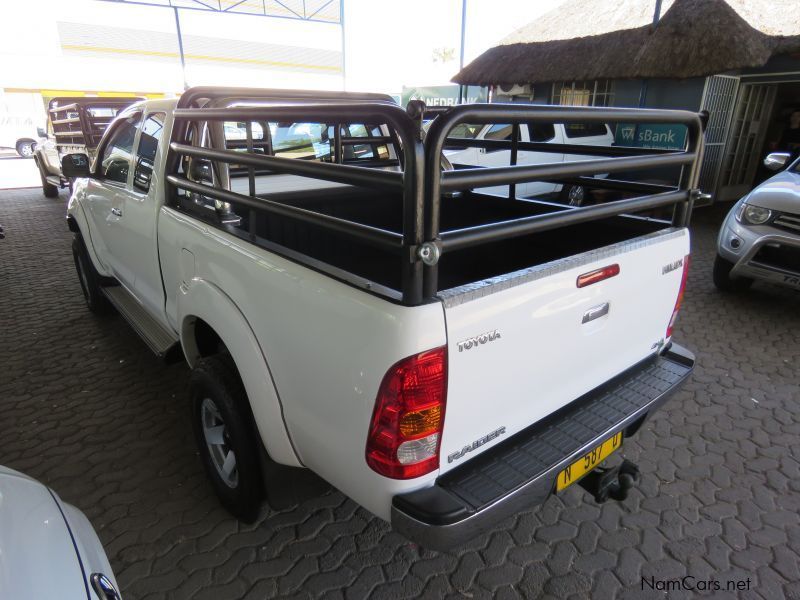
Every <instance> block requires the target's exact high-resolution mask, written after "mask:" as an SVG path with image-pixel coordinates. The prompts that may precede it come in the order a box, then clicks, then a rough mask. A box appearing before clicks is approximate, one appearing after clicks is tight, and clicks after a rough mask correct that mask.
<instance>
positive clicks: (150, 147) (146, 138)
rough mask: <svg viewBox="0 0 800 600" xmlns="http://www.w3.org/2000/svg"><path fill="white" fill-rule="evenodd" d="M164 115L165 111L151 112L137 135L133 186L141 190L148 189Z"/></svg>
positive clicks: (162, 128)
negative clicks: (137, 142)
mask: <svg viewBox="0 0 800 600" xmlns="http://www.w3.org/2000/svg"><path fill="white" fill-rule="evenodd" d="M166 117H167V115H166V114H165V113H151V114H149V115H147V118H146V119H145V120H144V122H143V123H142V126H141V128H142V133H141V134H140V135H139V147H138V148H137V150H136V168H135V169H134V171H133V186H134V187H135V188H136V189H138V190H141V191H143V192H146V191H147V190H149V189H150V179H151V178H152V176H153V164H154V163H155V160H156V150H158V142H159V140H160V139H161V132H162V131H163V130H164V120H165V119H166Z"/></svg>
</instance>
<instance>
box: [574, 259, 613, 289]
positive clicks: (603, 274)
mask: <svg viewBox="0 0 800 600" xmlns="http://www.w3.org/2000/svg"><path fill="white" fill-rule="evenodd" d="M616 275H619V265H618V264H616V263H614V264H613V265H608V266H607V267H603V268H602V269H595V270H594V271H589V272H588V273H584V274H583V275H578V281H577V284H578V287H579V288H582V287H586V286H587V285H592V284H593V283H597V282H598V281H603V280H604V279H609V278H610V277H615V276H616Z"/></svg>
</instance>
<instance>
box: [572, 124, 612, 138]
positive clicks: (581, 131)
mask: <svg viewBox="0 0 800 600" xmlns="http://www.w3.org/2000/svg"><path fill="white" fill-rule="evenodd" d="M564 131H565V132H566V134H567V137H568V138H582V137H594V136H598V135H606V134H607V133H608V129H607V128H606V125H605V123H564Z"/></svg>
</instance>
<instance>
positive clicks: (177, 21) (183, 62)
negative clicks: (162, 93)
mask: <svg viewBox="0 0 800 600" xmlns="http://www.w3.org/2000/svg"><path fill="white" fill-rule="evenodd" d="M172 10H173V11H175V31H176V32H177V34H178V51H179V52H180V55H181V73H182V74H183V89H184V90H187V89H189V84H188V83H186V57H185V56H184V54H183V35H182V34H181V18H180V16H179V15H178V7H177V6H173V7H172Z"/></svg>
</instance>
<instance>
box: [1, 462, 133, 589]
mask: <svg viewBox="0 0 800 600" xmlns="http://www.w3.org/2000/svg"><path fill="white" fill-rule="evenodd" d="M117 589H118V588H117V582H116V580H115V579H114V573H113V572H112V571H111V566H110V565H109V564H108V558H107V557H106V553H105V551H104V550H103V546H102V545H101V544H100V540H99V539H98V538H97V534H96V533H95V531H94V529H93V528H92V525H91V523H89V520H88V519H87V518H86V516H85V515H84V514H83V513H82V512H81V511H80V510H78V509H77V508H75V507H74V506H72V505H71V504H67V503H66V502H64V501H63V500H61V498H59V497H58V494H56V493H55V492H54V491H53V490H51V489H50V488H48V487H47V486H44V485H42V484H41V483H39V482H38V481H36V480H35V479H32V478H30V477H28V476H27V475H23V474H22V473H18V472H17V471H14V470H12V469H9V468H7V467H0V596H2V597H3V598H8V599H9V600H11V599H16V598H37V599H38V598H53V599H55V598H58V600H118V599H119V598H120V595H119V592H118V591H117ZM90 590H91V591H90Z"/></svg>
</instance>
